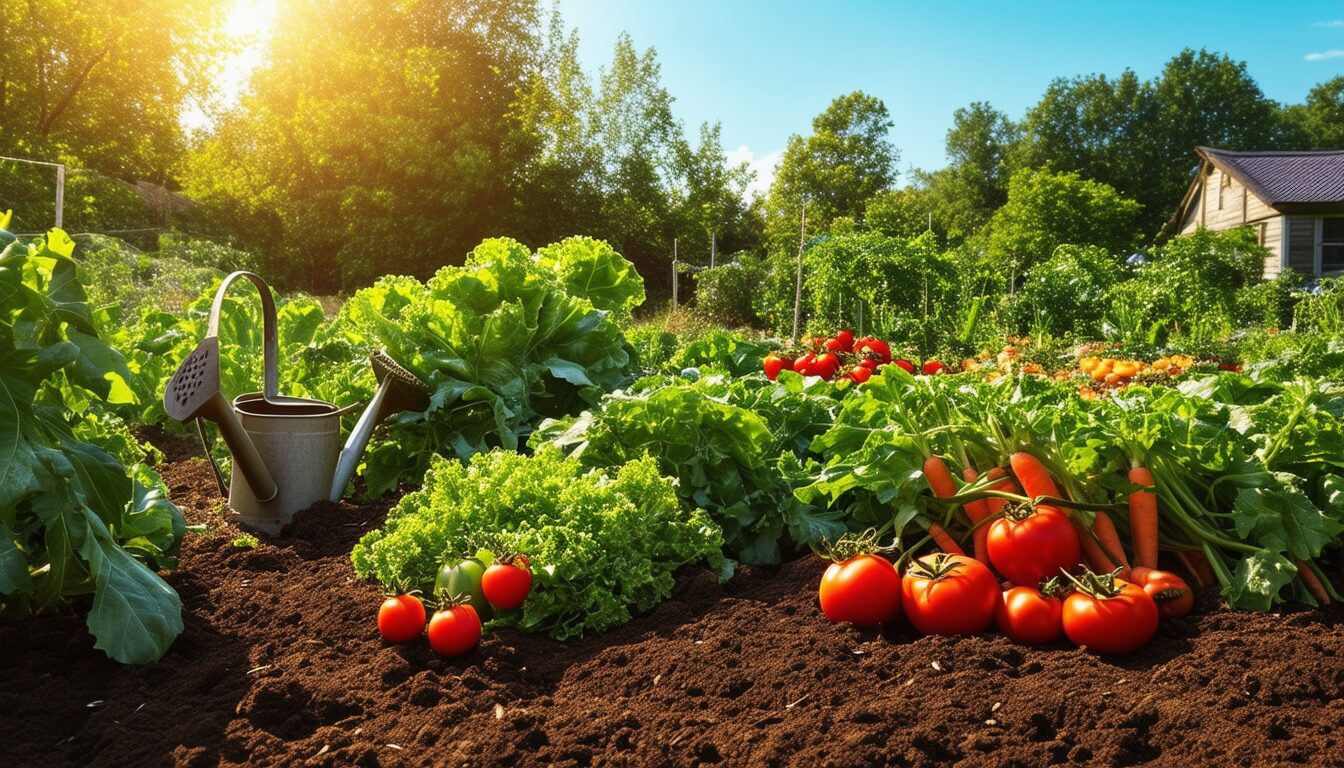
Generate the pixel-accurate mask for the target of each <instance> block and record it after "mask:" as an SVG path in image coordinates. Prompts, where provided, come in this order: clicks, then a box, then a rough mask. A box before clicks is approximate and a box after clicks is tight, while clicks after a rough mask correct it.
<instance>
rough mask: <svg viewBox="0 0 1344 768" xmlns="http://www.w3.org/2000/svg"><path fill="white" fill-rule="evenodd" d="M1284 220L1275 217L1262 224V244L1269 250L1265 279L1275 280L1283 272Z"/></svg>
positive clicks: (1266, 259) (1266, 258)
mask: <svg viewBox="0 0 1344 768" xmlns="http://www.w3.org/2000/svg"><path fill="white" fill-rule="evenodd" d="M1283 218H1284V217H1282V216H1277V215H1276V216H1274V217H1273V218H1270V219H1266V220H1265V221H1263V222H1262V225H1263V227H1264V229H1263V230H1262V231H1263V236H1262V238H1261V240H1260V244H1261V245H1263V246H1265V247H1266V248H1268V249H1269V255H1268V256H1266V257H1265V279H1266V280H1273V279H1274V278H1276V277H1278V276H1279V273H1280V272H1282V271H1283V253H1282V249H1283Z"/></svg>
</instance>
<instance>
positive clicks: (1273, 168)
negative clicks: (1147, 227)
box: [1164, 147, 1344, 279]
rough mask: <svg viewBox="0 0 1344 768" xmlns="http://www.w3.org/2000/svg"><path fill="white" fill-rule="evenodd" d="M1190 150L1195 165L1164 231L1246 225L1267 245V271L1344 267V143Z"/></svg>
mask: <svg viewBox="0 0 1344 768" xmlns="http://www.w3.org/2000/svg"><path fill="white" fill-rule="evenodd" d="M1195 152H1196V153H1197V154H1198V155H1199V158H1200V165H1199V171H1198V173H1196V174H1195V178H1194V180H1193V181H1191V183H1190V188H1189V190H1187V191H1186V193H1185V199H1184V200H1183V201H1182V202H1181V207H1180V208H1179V209H1178V210H1177V211H1176V215H1175V216H1173V217H1172V219H1171V221H1169V222H1168V223H1167V226H1166V227H1164V233H1170V234H1175V235H1189V234H1193V233H1194V232H1195V231H1196V230H1197V229H1199V228H1200V227H1205V228H1207V229H1210V230H1223V229H1233V228H1235V227H1241V226H1251V227H1254V228H1255V231H1256V233H1257V237H1258V238H1259V240H1260V244H1261V245H1263V246H1265V247H1266V248H1268V249H1269V251H1270V256H1269V257H1268V258H1266V259H1265V273H1264V274H1265V278H1266V279H1269V278H1273V277H1274V276H1276V275H1278V274H1279V272H1281V271H1283V270H1284V269H1289V268H1291V269H1295V270H1297V271H1299V272H1301V273H1302V274H1304V275H1313V276H1320V275H1333V274H1344V151H1337V150H1332V151H1324V152H1306V151H1302V152H1233V151H1229V150H1223V149H1212V148H1210V147H1199V148H1197V149H1196V150H1195Z"/></svg>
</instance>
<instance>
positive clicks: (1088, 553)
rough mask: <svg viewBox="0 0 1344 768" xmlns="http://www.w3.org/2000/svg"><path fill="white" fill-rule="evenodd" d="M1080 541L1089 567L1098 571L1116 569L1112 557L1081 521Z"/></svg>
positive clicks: (1107, 571)
mask: <svg viewBox="0 0 1344 768" xmlns="http://www.w3.org/2000/svg"><path fill="white" fill-rule="evenodd" d="M1078 542H1079V543H1080V544H1082V545H1083V558H1084V559H1085V560H1087V567H1088V568H1091V569H1092V570H1093V571H1094V572H1096V573H1110V572H1111V571H1113V570H1115V566H1114V565H1112V564H1111V559H1110V558H1109V557H1107V556H1106V553H1105V552H1103V551H1102V549H1101V546H1100V545H1098V544H1097V540H1096V539H1094V538H1093V537H1092V536H1091V535H1090V534H1088V532H1087V531H1085V530H1083V529H1082V524H1081V523H1080V524H1079V530H1078ZM1126 581H1128V579H1126Z"/></svg>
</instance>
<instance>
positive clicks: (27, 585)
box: [0, 521, 33, 595]
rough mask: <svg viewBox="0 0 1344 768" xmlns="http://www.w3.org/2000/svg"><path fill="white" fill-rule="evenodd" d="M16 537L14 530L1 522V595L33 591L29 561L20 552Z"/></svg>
mask: <svg viewBox="0 0 1344 768" xmlns="http://www.w3.org/2000/svg"><path fill="white" fill-rule="evenodd" d="M14 535H15V534H14V531H13V529H12V528H10V527H9V526H8V525H7V524H5V523H4V522H3V521H0V595H13V594H17V593H25V594H26V593H30V592H32V591H33V579H32V577H31V576H30V575H29V574H28V559H27V558H26V557H25V556H24V554H23V552H20V551H19V548H18V543H17V542H16V541H15V538H14Z"/></svg>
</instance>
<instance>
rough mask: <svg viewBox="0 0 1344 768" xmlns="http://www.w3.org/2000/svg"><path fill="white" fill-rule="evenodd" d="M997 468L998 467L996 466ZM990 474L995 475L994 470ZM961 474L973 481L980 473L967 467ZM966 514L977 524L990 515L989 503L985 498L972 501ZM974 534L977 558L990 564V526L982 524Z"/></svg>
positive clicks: (1000, 472)
mask: <svg viewBox="0 0 1344 768" xmlns="http://www.w3.org/2000/svg"><path fill="white" fill-rule="evenodd" d="M995 469H998V468H997V467H995ZM998 472H999V474H1003V470H1001V469H1000V470H998ZM990 475H991V476H993V471H992V470H991V472H990ZM961 476H962V477H963V478H965V480H966V482H968V483H973V482H975V481H976V479H977V478H979V476H980V475H979V473H977V472H976V471H975V467H967V468H965V469H963V470H961ZM966 516H967V517H969V518H970V519H971V525H975V524H976V523H978V522H980V521H981V520H984V519H985V518H986V517H989V505H988V504H986V503H985V499H977V500H975V501H972V502H971V503H969V504H967V505H966ZM973 535H974V536H975V559H976V560H979V561H980V562H982V563H985V564H988V563H989V554H988V553H987V552H986V551H985V537H986V536H988V535H989V526H987V525H982V526H980V527H979V528H976V529H975V533H974V534H973Z"/></svg>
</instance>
